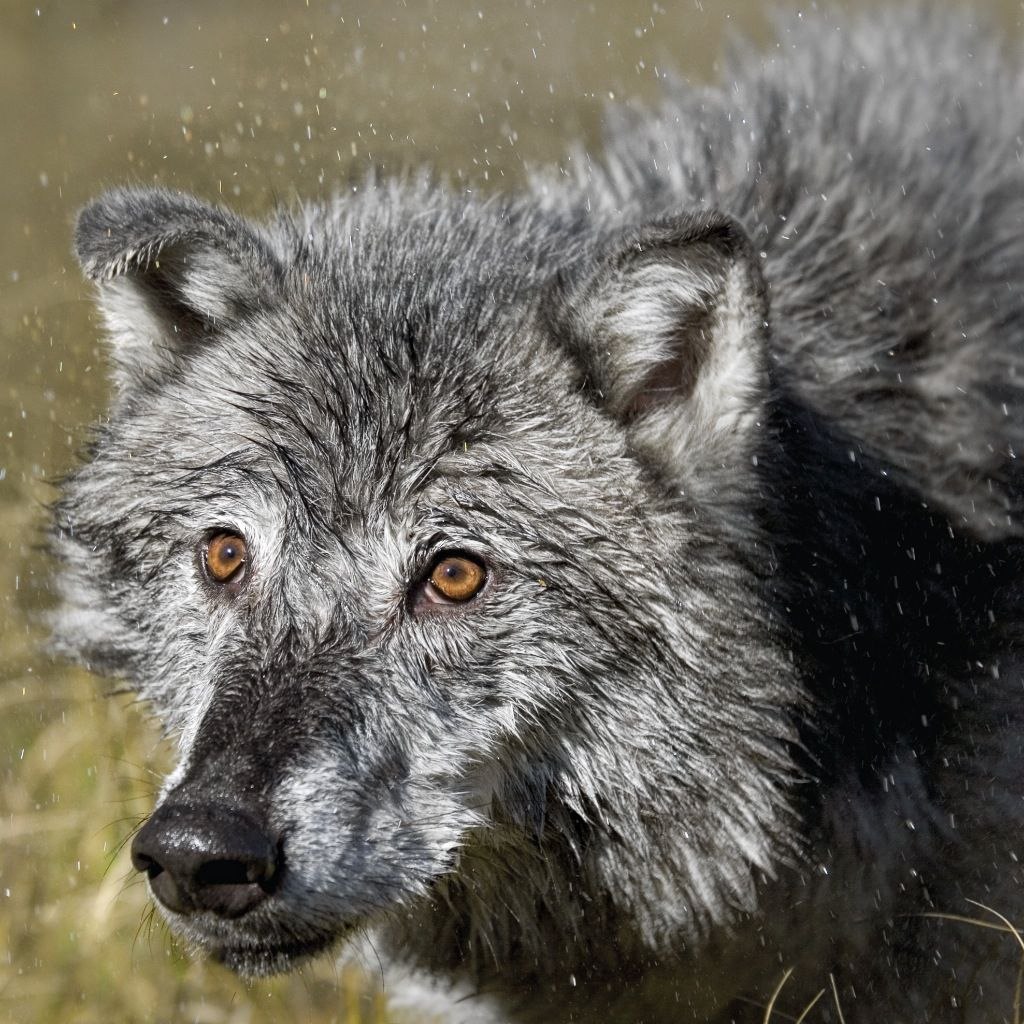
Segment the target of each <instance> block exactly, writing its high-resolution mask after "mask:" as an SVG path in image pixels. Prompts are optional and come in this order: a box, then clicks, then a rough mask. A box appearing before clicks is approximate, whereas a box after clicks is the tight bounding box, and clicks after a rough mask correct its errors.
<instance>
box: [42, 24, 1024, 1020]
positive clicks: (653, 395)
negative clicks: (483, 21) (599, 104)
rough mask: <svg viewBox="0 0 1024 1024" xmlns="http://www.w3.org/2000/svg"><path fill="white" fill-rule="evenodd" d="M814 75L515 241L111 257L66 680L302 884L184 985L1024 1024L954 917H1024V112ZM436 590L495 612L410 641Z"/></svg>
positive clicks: (349, 241) (767, 76) (719, 107)
mask: <svg viewBox="0 0 1024 1024" xmlns="http://www.w3.org/2000/svg"><path fill="white" fill-rule="evenodd" d="M779 32H780V34H779V42H778V45H777V47H776V48H775V49H773V50H769V51H768V53H767V56H765V57H763V58H762V57H758V56H756V55H754V54H752V53H749V52H742V53H740V54H739V56H738V58H737V59H736V61H735V62H734V64H733V66H732V67H731V69H730V70H729V71H728V72H727V73H726V76H725V81H726V83H728V84H727V86H723V87H722V88H715V89H694V88H690V87H688V86H684V85H681V84H677V85H673V86H671V87H669V88H667V90H666V93H665V97H664V100H663V102H662V105H661V106H660V107H659V108H658V109H657V110H656V111H648V110H639V111H626V110H623V111H619V112H618V113H615V114H613V119H612V125H611V128H610V131H609V137H608V140H607V145H606V148H605V149H604V151H603V152H602V153H601V154H595V155H593V156H589V155H587V154H584V153H577V154H575V155H574V157H573V159H572V160H571V161H570V163H569V166H570V167H573V168H575V172H574V173H573V174H570V175H568V176H566V175H564V174H557V175H556V174H552V175H550V176H545V175H544V174H540V175H538V176H536V177H535V179H534V180H533V181H532V182H531V183H530V185H529V187H528V188H527V189H526V190H525V191H524V193H523V194H521V195H518V196H512V197H507V198H493V199H489V200H481V199H479V198H477V197H475V196H468V195H465V194H460V193H456V192H452V191H450V190H448V189H446V188H445V187H443V186H442V185H439V184H432V183H431V182H429V181H428V180H426V179H415V180H409V181H389V182H383V183H376V184H371V185H369V186H367V187H366V188H364V189H359V190H356V191H355V192H353V193H351V194H346V195H344V196H340V197H339V198H338V199H337V200H336V201H335V202H334V203H331V204H329V205H326V206H312V205H311V206H308V207H305V208H302V209H300V210H297V211H291V212H282V213H278V214H276V215H275V216H274V217H273V218H271V219H270V220H269V221H268V222H267V223H265V224H262V225H255V224H252V223H249V222H247V221H245V220H243V219H241V218H239V217H236V216H235V215H233V214H230V213H228V212H226V211H224V210H221V209H218V208H213V207H209V206H207V205H205V204H203V203H201V202H199V201H198V200H195V199H191V198H187V197H182V196H179V195H176V194H173V193H170V192H167V191H162V190H154V189H122V190H118V191H115V192H111V193H108V194H107V195H105V196H103V197H101V198H100V199H98V200H97V201H95V202H94V203H93V204H92V205H90V206H89V207H87V208H86V210H85V211H83V213H82V215H81V218H80V220H79V225H78V232H77V236H76V245H77V250H78V254H79V258H80V260H81V262H82V265H83V267H84V268H85V271H86V273H87V274H88V275H89V276H90V277H91V278H93V279H94V280H95V281H97V283H98V285H99V299H100V304H101V307H102V308H103V310H104V313H105V315H106V318H107V322H108V324H109V327H110V335H111V343H112V354H113V363H114V366H115V378H116V381H117V384H118V395H117V398H116V400H115V404H114V409H113V412H112V415H111V417H110V419H109V421H107V422H106V423H104V425H103V426H101V427H100V428H98V430H97V432H96V436H95V439H94V441H93V444H92V449H91V451H90V454H89V458H88V459H87V460H86V461H85V462H84V463H83V465H82V466H81V467H80V468H79V469H77V470H76V471H75V472H74V473H73V474H72V475H71V477H70V478H69V479H68V480H67V483H66V487H65V492H64V497H63V499H62V500H61V502H60V503H59V505H58V507H57V510H56V547H57V550H58V552H59V554H60V556H61V557H62V559H63V563H64V571H63V574H62V587H63V594H64V607H63V611H62V613H61V617H60V622H59V629H58V633H59V639H60V643H61V644H62V646H63V647H64V649H65V650H66V651H67V652H68V653H69V654H71V655H72V656H74V657H77V658H79V659H80V660H83V661H85V662H87V663H89V664H91V665H93V666H95V667H97V668H99V669H101V670H103V671H106V672H109V673H112V674H116V675H119V676H123V677H125V678H127V679H129V680H131V681H132V683H133V684H134V685H135V686H136V687H137V688H138V690H139V692H140V693H141V694H142V695H143V696H144V697H145V698H146V699H147V700H149V701H150V702H151V704H152V706H153V707H154V709H155V710H156V712H157V713H158V715H159V716H160V718H161V720H162V721H163V722H164V724H165V725H166V728H167V729H168V731H169V732H170V733H172V734H173V735H175V736H176V737H179V748H180V755H181V762H180V766H179V768H178V769H177V770H176V771H175V773H174V774H173V775H172V777H171V778H170V779H169V780H168V782H167V786H166V789H165V798H166V797H167V796H168V795H170V796H171V797H174V796H175V795H179V796H180V794H182V793H186V794H189V793H191V794H196V793H201V794H207V795H209V794H213V796H215V797H216V799H217V800H219V801H221V802H222V803H225V804H232V805H233V804H238V805H240V806H244V807H246V808H255V809H256V810H257V811H258V812H259V813H260V814H261V815H264V816H265V817H266V818H267V820H269V821H270V822H271V823H272V825H273V827H274V829H275V830H276V832H278V833H280V834H281V835H283V836H284V837H285V838H284V840H283V843H284V846H283V849H284V858H285V865H286V871H285V875H284V879H283V882H282V884H281V887H280V888H279V889H278V890H277V891H276V892H275V893H274V895H273V897H272V898H271V899H269V900H267V901H266V902H265V903H262V904H260V905H259V906H258V907H257V908H256V909H254V910H252V911H251V912H250V913H249V914H247V915H246V916H244V917H242V918H239V919H237V920H224V919H221V918H217V917H215V916H214V915H212V914H204V915H197V916H192V917H188V918H185V917H177V916H176V915H174V914H173V913H169V914H168V915H167V916H168V918H169V920H170V924H171V926H172V928H173V929H174V930H175V931H177V932H180V933H181V934H182V935H184V936H185V937H186V938H187V939H188V940H190V942H192V943H194V944H195V946H197V947H198V948H200V949H202V950H205V951H209V952H211V953H213V954H214V955H216V956H218V957H219V958H221V959H223V960H224V961H225V962H227V963H228V964H229V965H230V966H232V967H233V968H235V969H237V970H240V971H242V972H244V973H250V974H260V973H267V972H272V971H277V970H283V969H287V968H289V967H291V966H292V965H293V964H294V963H296V962H298V961H299V960H300V959H301V958H302V957H304V956H306V955H309V954H311V953H313V952H316V951H318V950H320V949H323V948H326V947H327V946H329V945H331V944H332V943H333V942H334V941H335V940H336V939H338V938H339V937H342V936H346V937H352V936H353V935H358V934H365V933H367V931H368V933H369V935H370V937H371V940H372V942H373V946H374V948H375V949H377V950H381V951H386V952H387V953H388V954H389V955H390V957H391V958H392V960H393V961H394V962H395V963H396V965H399V967H400V969H406V968H409V969H412V970H421V969H426V970H428V971H430V972H432V973H433V975H434V977H435V978H437V979H439V981H438V985H439V986H440V987H441V988H442V989H443V988H445V987H446V986H450V992H451V995H452V998H451V1001H450V1005H451V1007H452V1009H451V1010H450V1017H451V1019H452V1020H460V1019H465V1020H477V1019H479V1020H483V1019H490V1020H494V1019H498V1020H505V1019H509V1020H512V1019H514V1020H524V1021H544V1022H553V1021H569V1020H573V1021H592V1022H606V1021H648V1022H653V1021H675V1020H683V1019H686V1020H701V1021H715V1022H725V1021H731V1020H736V1021H739V1020H760V1019H761V1015H762V1012H763V1011H762V1010H761V1009H758V1008H757V1006H756V1004H757V1003H761V1004H762V1005H763V1004H764V1003H765V1002H766V1001H767V999H768V996H769V994H770V992H771V990H772V989H773V987H774V985H775V984H776V982H777V981H778V980H779V978H780V977H781V975H782V971H783V969H784V968H787V967H794V968H795V971H794V974H793V976H792V978H791V980H790V982H789V984H788V986H787V987H786V989H785V990H784V991H783V995H782V998H781V1000H780V1002H779V1003H778V1004H777V1006H778V1008H779V1009H780V1010H781V1009H784V1010H785V1012H788V1013H790V1014H791V1015H792V1016H793V1017H796V1016H798V1015H799V1013H800V1011H801V1009H802V1008H803V1006H804V1005H805V1004H806V1002H808V1001H809V1000H810V998H811V997H812V996H813V995H814V993H815V992H816V991H817V990H818V989H819V988H822V987H828V986H829V975H832V976H833V977H834V979H835V982H836V986H837V991H838V994H839V1001H840V1003H841V1005H842V1011H843V1014H844V1016H845V1020H846V1021H849V1022H854V1021H865V1022H868V1021H870V1022H878V1021H883V1020H884V1021H933V1022H937V1021H950V1022H952V1021H959V1022H967V1021H970V1022H980V1021H988V1020H993V1021H999V1020H1009V1019H1010V1014H1011V1010H1012V992H1013V986H1014V982H1015V980H1016V971H1017V962H1018V958H1019V955H1020V950H1019V948H1017V947H1016V946H1015V943H1014V942H1013V940H1012V938H1009V937H1008V936H1006V935H1005V934H1002V933H999V932H997V931H988V930H983V929H981V928H977V927H974V926H971V925H964V924H960V923H956V922H950V921H942V920H940V919H938V918H936V917H929V916H926V915H929V914H940V915H941V914H950V913H952V914H967V915H971V916H979V915H980V916H984V912H983V911H981V910H979V909H978V908H977V907H972V906H971V905H970V904H969V903H967V902H966V901H967V900H968V899H974V900H977V901H979V902H981V903H983V904H986V905H988V906H990V907H992V908H994V909H995V910H997V911H999V912H1000V913H1002V914H1004V915H1006V916H1007V917H1009V918H1011V919H1014V918H1015V919H1017V920H1018V922H1019V921H1020V908H1021V889H1020V884H1021V871H1020V866H1019V861H1018V856H1019V854H1020V852H1021V842H1020V837H1021V827H1022V825H1024V805H1022V798H1024V783H1022V778H1021V775H1022V772H1021V736H1022V732H1021V716H1022V710H1021V704H1022V701H1021V686H1022V681H1024V676H1022V670H1021V669H1022V667H1021V664H1020V657H1019V654H1018V651H1019V645H1020V623H1021V613H1020V584H1019V582H1018V581H1019V577H1020V567H1021V559H1022V547H1021V544H1022V540H1021V532H1022V531H1021V523H1022V519H1021V512H1022V509H1021V483H1022V480H1021V473H1020V470H1019V468H1018V466H1019V463H1018V460H1017V453H1018V452H1019V451H1021V450H1022V447H1024V445H1022V441H1024V437H1022V434H1024V400H1022V396H1021V393H1020V387H1021V374H1022V365H1024V363H1022V357H1021V345H1022V341H1024V339H1022V333H1024V290H1022V283H1024V176H1022V171H1021V155H1020V153H1021V145H1022V144H1021V138H1022V136H1024V103H1022V99H1024V92H1022V88H1021V80H1020V76H1019V74H1018V73H1016V72H1015V71H1012V70H1010V64H1009V63H1008V61H1007V60H1006V58H1004V57H1003V56H1002V55H1001V54H1000V53H999V52H998V51H997V48H996V46H995V45H994V44H993V43H992V42H991V41H990V40H989V39H988V38H987V37H985V36H983V35H981V34H977V33H973V32H972V31H971V30H969V29H968V28H966V27H965V25H964V24H963V23H962V22H961V21H959V20H957V19H954V18H952V17H951V16H950V15H949V14H948V13H947V14H944V15H943V16H942V19H941V22H940V19H939V18H933V17H929V16H928V15H927V14H925V13H924V12H922V11H921V10H916V11H914V12H912V13H905V14H903V15H899V16H886V17H880V16H878V15H873V16H872V17H871V18H870V19H865V20H863V21H860V22H856V23H847V22H843V23H841V24H839V25H834V24H832V23H830V22H828V20H827V19H826V18H825V17H824V16H822V15H817V16H815V17H814V18H808V19H804V21H803V22H800V23H797V22H794V23H791V24H790V23H787V24H784V25H783V26H782V27H781V28H780V30H779ZM216 529H230V530H232V531H234V532H239V533H241V534H243V535H244V536H245V537H246V538H247V540H248V543H249V550H250V569H249V575H248V577H247V579H246V581H245V583H244V585H242V586H240V587H238V588H236V589H235V590H234V591H229V590H221V591H219V592H214V591H213V589H211V587H210V585H209V584H208V583H207V582H206V581H205V580H204V578H203V575H202V573H201V572H200V570H199V563H198V558H199V556H198V554H197V552H199V551H200V550H201V547H202V543H203V540H204V538H205V537H207V536H208V535H209V533H210V531H212V530H216ZM448 550H457V551H462V552H469V553H472V554H474V555H475V556H476V557H478V558H480V559H481V560H482V561H483V562H484V563H486V565H487V566H488V569H489V577H488V583H487V587H486V589H485V591H484V592H483V593H482V594H481V595H480V597H479V598H477V599H476V600H475V601H474V602H473V603H472V604H470V605H467V606H465V607H460V608H457V609H455V610H452V609H448V610H447V611H445V612H442V613H435V614H429V615H428V614H424V613H422V612H421V611H419V610H418V606H417V605H416V603H415V600H414V596H413V595H414V594H415V593H416V590H417V587H419V586H420V581H421V580H422V578H423V574H424V573H425V572H426V571H427V570H428V568H429V566H430V564H431V559H432V558H433V557H435V556H436V554H437V553H438V552H441V551H448ZM990 920H993V921H994V919H990ZM469 992H472V993H477V994H478V995H479V997H480V1001H479V1002H473V1001H472V1000H471V1001H469V1002H466V1001H464V1000H463V999H462V996H463V995H465V993H469ZM485 1004H486V1005H487V1006H489V1007H490V1009H485V1008H484V1007H485ZM486 1014H490V1016H486ZM814 1014H816V1016H815V1015H814ZM814 1014H812V1015H811V1016H809V1017H808V1018H807V1019H808V1020H817V1021H825V1020H834V1019H837V1016H836V1010H835V1008H834V1002H831V1001H828V1000H825V1001H822V1002H821V1003H819V1004H818V1006H817V1008H816V1010H815V1011H814Z"/></svg>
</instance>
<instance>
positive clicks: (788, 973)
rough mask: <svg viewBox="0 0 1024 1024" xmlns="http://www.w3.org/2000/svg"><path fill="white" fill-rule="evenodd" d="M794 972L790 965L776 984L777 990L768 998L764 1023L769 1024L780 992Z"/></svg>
mask: <svg viewBox="0 0 1024 1024" xmlns="http://www.w3.org/2000/svg"><path fill="white" fill-rule="evenodd" d="M792 973H793V968H792V967H790V968H789V969H788V970H787V971H786V972H785V974H783V975H782V977H781V978H780V979H779V983H778V985H776V986H775V991H774V992H772V994H771V998H770V999H769V1000H768V1005H767V1006H766V1007H765V1008H764V1024H769V1022H770V1021H771V1019H772V1011H773V1010H774V1009H775V1003H776V1001H777V1000H778V998H779V993H780V992H781V991H782V990H783V988H784V987H785V985H786V982H787V981H789V979H790V976H791V975H792Z"/></svg>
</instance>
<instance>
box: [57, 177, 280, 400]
mask: <svg viewBox="0 0 1024 1024" xmlns="http://www.w3.org/2000/svg"><path fill="white" fill-rule="evenodd" d="M75 252H76V254H77V256H78V259H79V262H80V263H81V265H82V269H83V271H84V272H85V274H86V276H87V277H89V278H91V279H92V280H93V281H95V282H96V283H97V285H98V286H99V304H100V307H101V309H102V310H103V313H104V316H105V319H106V324H107V329H108V332H109V334H110V338H111V347H112V354H113V358H114V367H115V376H116V378H117V382H118V384H119V385H120V386H121V388H122V389H124V388H126V387H129V386H131V385H132V384H136V383H141V382H144V381H153V380H159V379H161V378H162V377H164V376H166V375H167V374H168V373H169V372H171V371H172V370H173V368H174V367H175V366H176V365H178V364H180V363H181V362H182V361H183V360H187V359H188V357H189V353H190V349H191V347H192V346H195V345H198V344H202V342H203V340H204V339H206V338H208V337H209V336H210V335H212V334H213V333H215V332H216V330H218V329H219V328H221V327H223V326H224V325H226V324H230V323H232V322H234V321H236V320H238V319H239V318H241V317H243V316H245V315H246V314H247V313H248V312H251V311H252V310H254V309H256V308H258V307H259V306H260V305H261V304H263V303H265V302H267V301H269V300H270V299H271V298H272V296H273V295H274V293H275V291H276V285H277V282H278V280H279V277H280V271H279V268H278V263H277V260H276V259H275V257H274V254H273V252H272V251H271V248H270V245H269V243H268V242H267V240H266V239H265V238H264V237H263V236H262V235H261V234H260V232H259V229H258V228H257V227H256V226H255V225H253V224H251V223H250V222H249V221H247V220H245V219H243V218H242V217H238V216H236V215H235V214H233V213H230V212H229V211H227V210H225V209H223V208H221V207H217V206H211V205H209V204H207V203H204V202H202V201H201V200H199V199H196V198H194V197H192V196H189V195H184V194H179V193H176V192H171V191H168V190H166V189H153V188H122V189H116V190H114V191H111V192H108V193H106V194H105V195H103V196H100V198H99V199H96V200H94V201H93V202H92V203H90V204H89V205H88V206H86V207H85V209H83V210H82V212H81V213H80V214H79V216H78V224H77V226H76V229H75Z"/></svg>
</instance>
